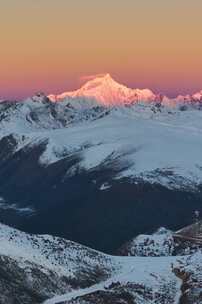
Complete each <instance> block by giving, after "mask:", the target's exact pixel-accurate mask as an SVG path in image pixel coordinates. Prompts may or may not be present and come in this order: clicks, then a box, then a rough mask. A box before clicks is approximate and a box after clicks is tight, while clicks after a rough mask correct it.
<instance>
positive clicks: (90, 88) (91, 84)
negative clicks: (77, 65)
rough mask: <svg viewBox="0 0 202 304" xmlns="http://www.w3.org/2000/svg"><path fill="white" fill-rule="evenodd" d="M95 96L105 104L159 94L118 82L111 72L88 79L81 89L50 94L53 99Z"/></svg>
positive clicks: (147, 97) (111, 104) (109, 104)
mask: <svg viewBox="0 0 202 304" xmlns="http://www.w3.org/2000/svg"><path fill="white" fill-rule="evenodd" d="M70 97H71V98H78V97H87V98H94V99H96V100H97V102H98V103H100V104H102V105H104V106H115V105H124V104H131V103H134V102H137V101H139V100H143V101H154V100H156V99H157V96H156V95H155V94H154V93H153V92H152V91H151V90H149V89H143V90H140V89H131V88H128V87H127V86H125V85H122V84H119V83H118V82H116V81H115V80H114V79H113V78H112V77H111V75H110V74H108V73H107V74H102V75H97V76H95V77H93V78H91V79H90V80H89V81H87V82H86V83H85V84H84V85H83V86H82V87H81V88H80V89H78V90H76V91H72V92H66V93H63V94H60V95H49V98H50V100H52V101H54V102H55V101H63V100H64V99H68V98H70Z"/></svg>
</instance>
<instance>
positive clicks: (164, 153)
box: [0, 103, 202, 189]
mask: <svg viewBox="0 0 202 304" xmlns="http://www.w3.org/2000/svg"><path fill="white" fill-rule="evenodd" d="M57 105H58V106H59V107H60V104H57ZM20 106H21V105H20ZM29 106H30V104H29V103H27V104H25V105H23V107H24V108H23V111H18V112H17V113H16V114H15V110H13V109H12V113H13V116H9V118H6V119H5V118H4V119H2V122H1V124H0V125H1V132H0V136H1V137H2V136H5V135H8V134H10V133H13V134H16V136H17V138H18V140H17V141H18V143H19V146H20V147H22V146H23V142H22V141H21V139H22V138H26V141H24V145H25V144H27V143H32V142H33V143H35V144H36V143H37V140H38V141H41V140H47V141H48V145H47V149H46V151H45V152H44V154H43V156H42V157H41V163H42V164H44V165H47V164H50V163H53V162H55V161H57V160H59V159H61V158H65V157H66V156H68V155H70V154H72V153H80V154H81V155H82V161H81V162H80V164H79V167H80V168H81V169H82V168H83V169H85V170H91V169H93V168H95V167H97V166H100V165H102V166H107V165H109V164H111V165H113V164H115V163H116V166H119V167H120V172H119V177H123V176H124V177H130V178H131V179H136V180H137V179H141V180H145V181H149V182H151V183H159V184H162V185H165V186H166V187H168V188H179V187H188V188H193V189H194V188H196V187H197V186H198V185H200V184H201V182H202V169H201V168H202V160H201V154H200V151H201V148H202V144H201V143H202V140H201V139H202V123H201V121H202V120H201V118H202V112H201V111H197V110H192V111H191V110H190V111H185V112H184V111H174V110H170V109H168V108H166V107H163V108H162V109H160V110H159V108H157V107H156V106H155V105H154V106H152V105H149V106H147V105H144V104H139V105H134V106H133V107H129V108H127V107H124V108H114V109H111V110H110V112H104V111H101V110H98V112H96V113H98V114H96V115H98V116H99V118H100V119H98V117H96V119H94V120H93V121H92V120H90V121H89V120H87V122H84V123H82V120H81V119H79V120H78V122H79V123H77V124H76V125H75V124H74V125H72V126H71V127H69V128H66V127H65V126H64V124H65V122H64V121H63V120H61V119H58V118H55V117H54V118H53V117H52V116H51V115H49V114H48V113H46V111H47V108H46V107H45V110H44V111H45V112H44V111H43V114H40V116H39V117H40V120H39V118H38V116H37V120H34V121H32V122H31V123H30V121H27V120H29V119H28V118H27V116H26V114H25V110H27V108H28V109H29ZM17 107H18V106H17ZM21 107H22V106H21ZM39 109H40V111H41V108H40V107H39ZM48 111H49V108H48ZM100 111H101V112H100ZM4 112H5V111H4ZM60 112H61V113H62V114H61V115H63V114H64V113H63V112H62V110H61V109H60V111H59V113H60ZM2 113H3V112H2ZM34 113H35V114H34V115H37V114H38V108H37V110H36V112H34ZM57 113H58V112H57ZM91 113H92V112H91ZM100 113H101V115H100ZM57 115H58V114H57ZM24 117H26V119H25V118H24ZM28 117H30V112H28ZM44 117H45V118H44ZM43 118H44V119H43ZM67 121H68V120H67ZM81 123H82V124H81ZM67 124H68V123H67ZM122 167H123V168H124V170H122Z"/></svg>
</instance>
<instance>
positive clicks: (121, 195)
mask: <svg viewBox="0 0 202 304" xmlns="http://www.w3.org/2000/svg"><path fill="white" fill-rule="evenodd" d="M46 145H47V141H46V140H44V141H42V142H39V143H37V144H35V145H27V146H25V147H24V148H23V149H19V150H17V151H15V148H16V146H17V142H16V139H15V137H13V136H7V137H4V138H2V139H1V140H0V154H1V157H0V197H2V198H3V199H4V201H5V204H7V206H10V205H11V204H15V205H16V206H17V207H18V208H22V209H24V208H26V207H31V208H32V209H33V210H34V212H33V213H32V214H30V215H28V214H25V213H23V212H20V213H19V212H16V210H14V209H6V208H4V209H1V208H0V221H3V222H5V223H7V224H9V225H14V226H16V227H18V228H21V229H23V230H25V231H27V232H33V233H49V234H53V235H57V236H62V237H65V238H67V239H71V240H74V241H77V242H80V243H82V244H85V245H88V246H90V247H93V248H96V249H99V250H103V251H105V252H109V253H113V252H115V251H116V250H117V249H118V248H119V247H120V246H121V245H122V244H124V243H125V242H126V241H128V240H130V239H131V238H133V237H134V236H136V235H138V234H140V233H145V232H148V233H150V232H152V231H153V230H156V229H157V228H158V227H161V226H166V227H168V228H170V229H172V230H176V229H178V228H180V227H182V226H185V225H187V224H189V223H191V221H192V214H193V211H194V210H199V211H200V210H201V211H202V204H201V201H202V192H201V191H198V192H196V193H193V192H185V191H184V190H183V191H180V190H169V189H167V188H165V187H163V186H160V185H157V184H153V185H151V184H149V183H144V182H142V181H139V182H138V183H131V180H129V179H126V178H125V179H120V180H113V179H112V178H113V177H114V175H115V174H116V173H117V172H118V171H119V170H121V164H119V166H118V164H117V163H116V164H115V163H111V162H110V161H109V162H108V163H105V164H102V165H100V166H98V167H96V168H94V169H92V170H90V171H85V170H81V169H76V170H75V168H77V166H76V165H77V164H78V163H79V162H80V161H81V159H82V151H78V152H77V153H75V154H73V155H69V156H67V157H65V158H64V159H62V160H59V161H57V162H55V163H52V164H50V165H48V166H44V165H42V164H41V163H40V162H39V158H40V156H41V155H42V153H43V152H44V151H45V149H46ZM73 167H74V172H73V173H72V168H73ZM104 182H109V183H110V185H111V187H110V188H109V189H105V190H103V191H101V190H100V187H101V185H102V184H103V183H104Z"/></svg>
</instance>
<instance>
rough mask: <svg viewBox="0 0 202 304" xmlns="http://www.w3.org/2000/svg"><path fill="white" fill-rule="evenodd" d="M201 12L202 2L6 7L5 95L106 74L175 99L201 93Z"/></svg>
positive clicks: (47, 1) (0, 79)
mask: <svg viewBox="0 0 202 304" xmlns="http://www.w3.org/2000/svg"><path fill="white" fill-rule="evenodd" d="M201 12H202V1H201V0H169V1H168V0H165V1H164V0H138V1H137V0H99V1H97V0H5V1H1V4H0V25H1V26H0V37H1V44H0V97H12V98H14V97H16V98H20V97H25V96H28V95H32V94H33V93H35V92H36V91H44V92H45V93H59V92H63V91H67V90H71V89H73V88H77V87H78V86H79V85H80V83H79V78H80V77H81V76H84V75H89V74H90V75H91V74H96V73H105V72H109V73H110V74H111V75H112V76H113V77H114V78H115V79H116V80H118V81H120V82H122V83H124V84H127V85H128V86H130V87H134V88H136V87H139V88H144V87H149V88H151V89H153V90H154V91H157V92H158V91H161V92H163V93H166V94H169V95H175V94H177V93H187V92H194V91H197V90H199V89H202V34H201V30H202V17H201Z"/></svg>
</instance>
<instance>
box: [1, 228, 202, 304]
mask: <svg viewBox="0 0 202 304" xmlns="http://www.w3.org/2000/svg"><path fill="white" fill-rule="evenodd" d="M0 245H1V246H0V291H1V292H0V302H1V303H7V304H10V303H13V302H15V301H18V302H19V301H20V303H21V304H25V303H26V304H29V303H30V304H31V303H32V304H33V303H35V304H37V303H42V302H44V303H46V304H56V303H61V302H65V303H106V302H107V303H116V302H117V303H119V302H120V301H124V302H123V303H128V304H129V303H137V304H140V303H141V304H143V303H145V304H149V303H159V304H160V303H164V304H166V303H167V304H169V303H170V304H175V303H176V304H177V303H179V300H180V298H181V297H182V296H183V293H182V292H181V286H183V284H185V283H187V284H189V286H190V288H189V293H186V296H187V295H189V298H190V299H191V300H192V299H193V298H194V299H195V300H197V299H198V298H199V294H200V293H199V291H200V290H201V289H200V288H201V287H200V282H201V281H200V275H201V262H202V254H201V252H200V250H198V251H196V252H195V253H194V254H193V255H187V256H184V257H180V256H177V257H170V256H167V257H121V256H109V255H105V254H103V253H101V252H97V251H95V250H92V249H90V248H87V247H84V246H81V245H79V244H77V243H73V242H70V241H67V240H64V239H61V238H56V237H52V236H50V235H30V234H26V233H24V232H20V231H19V230H16V229H13V228H10V227H8V226H5V225H2V224H1V225H0ZM183 273H187V277H186V278H188V277H189V282H188V281H187V279H186V282H185V276H184V277H183V276H182V274H183ZM193 282H194V284H193ZM192 284H193V285H192ZM196 284H198V285H197V286H198V287H197V290H198V293H196V291H197V290H196ZM188 303H192V304H195V303H199V302H193V301H190V302H188Z"/></svg>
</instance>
